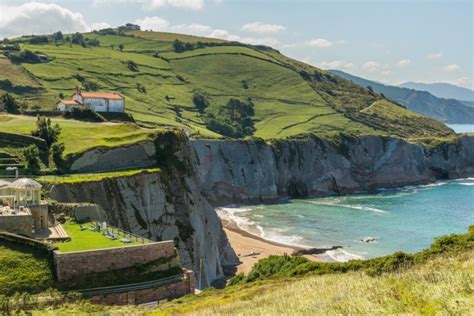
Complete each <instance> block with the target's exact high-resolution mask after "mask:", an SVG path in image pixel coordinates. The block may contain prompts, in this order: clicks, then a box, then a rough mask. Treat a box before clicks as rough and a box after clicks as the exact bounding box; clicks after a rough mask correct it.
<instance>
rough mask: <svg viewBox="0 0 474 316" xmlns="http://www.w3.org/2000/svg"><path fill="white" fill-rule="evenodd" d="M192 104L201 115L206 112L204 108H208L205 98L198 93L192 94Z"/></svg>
mask: <svg viewBox="0 0 474 316" xmlns="http://www.w3.org/2000/svg"><path fill="white" fill-rule="evenodd" d="M193 103H194V105H195V106H196V109H197V110H198V111H199V112H200V113H203V112H204V110H206V108H207V107H208V106H209V102H208V101H207V100H206V98H205V97H204V96H203V95H202V94H199V93H195V94H193Z"/></svg>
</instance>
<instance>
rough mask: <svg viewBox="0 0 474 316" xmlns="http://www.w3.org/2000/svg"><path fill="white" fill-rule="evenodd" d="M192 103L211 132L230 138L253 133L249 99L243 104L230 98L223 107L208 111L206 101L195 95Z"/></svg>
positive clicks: (251, 109) (250, 101) (252, 107)
mask: <svg viewBox="0 0 474 316" xmlns="http://www.w3.org/2000/svg"><path fill="white" fill-rule="evenodd" d="M193 103H194V106H195V107H196V109H197V110H198V111H199V113H201V116H202V118H203V120H204V122H205V123H206V126H207V128H208V129H210V130H211V131H214V132H216V133H219V134H221V135H224V136H227V137H231V138H241V137H245V136H250V135H252V134H253V133H254V132H255V126H254V123H253V120H252V117H253V116H254V115H255V110H254V104H253V102H252V100H251V99H248V100H247V101H246V102H244V101H241V100H239V99H236V98H231V99H229V100H228V101H227V103H226V104H225V105H224V106H222V107H219V108H216V109H210V107H209V102H208V100H207V99H206V98H205V97H204V96H203V95H201V94H199V93H195V94H194V95H193Z"/></svg>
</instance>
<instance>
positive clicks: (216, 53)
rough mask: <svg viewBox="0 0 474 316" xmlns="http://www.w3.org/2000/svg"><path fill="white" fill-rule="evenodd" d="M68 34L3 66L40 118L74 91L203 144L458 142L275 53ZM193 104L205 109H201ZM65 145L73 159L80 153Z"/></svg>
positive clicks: (138, 35) (151, 35) (112, 33)
mask: <svg viewBox="0 0 474 316" xmlns="http://www.w3.org/2000/svg"><path fill="white" fill-rule="evenodd" d="M61 35H62V34H58V33H55V34H54V35H53V36H49V37H47V39H48V41H47V42H46V41H44V40H43V39H41V40H39V39H38V38H35V39H34V40H33V42H34V43H33V44H32V43H31V41H30V38H26V37H25V38H19V39H15V40H12V42H13V43H15V44H17V45H19V49H20V50H21V51H20V52H18V51H16V53H22V52H26V51H28V50H29V51H31V52H37V51H40V52H41V54H44V55H47V56H48V58H49V60H48V62H42V63H26V62H20V63H19V64H12V63H11V62H9V61H8V60H6V59H0V68H2V67H3V68H5V69H7V68H8V69H10V70H12V75H11V78H10V76H7V77H6V78H5V79H3V78H2V77H1V76H4V75H3V74H0V80H6V79H8V80H10V87H9V88H8V89H6V88H2V86H0V90H8V91H10V92H11V93H13V94H14V96H15V97H16V98H17V99H18V100H20V104H22V103H23V101H25V102H26V103H25V104H27V105H28V106H30V107H31V108H33V107H39V108H41V109H43V110H51V109H53V108H54V107H55V102H56V101H57V98H58V96H59V95H60V94H62V95H63V96H67V95H71V94H72V93H73V91H74V88H75V87H76V86H77V85H81V86H82V87H83V88H84V89H89V90H98V91H118V92H120V93H122V94H123V95H124V96H125V98H126V108H127V111H128V113H130V114H133V117H134V119H135V121H136V122H137V123H138V124H140V125H142V126H149V127H179V128H184V129H186V130H188V131H190V132H191V133H192V134H194V135H196V136H198V137H245V136H255V137H260V138H263V139H275V138H285V137H292V136H296V135H299V134H302V133H311V134H315V135H318V136H320V137H332V136H334V135H338V134H340V133H346V134H358V135H359V134H379V135H396V136H399V137H403V138H409V139H416V138H417V137H425V136H426V135H430V136H436V137H445V136H446V135H450V134H452V132H451V131H450V130H449V129H447V128H446V127H445V126H443V125H441V124H436V123H434V122H433V121H432V120H429V119H427V118H424V117H421V116H420V117H412V116H410V115H401V116H399V117H397V118H393V119H391V120H390V124H388V125H384V124H381V122H383V120H384V119H385V118H387V117H393V114H394V113H393V111H395V112H397V111H405V112H406V110H404V109H403V108H401V107H398V106H396V105H393V104H391V103H390V104H391V105H390V106H374V107H372V108H371V110H370V111H369V110H367V111H365V112H364V110H366V108H368V107H370V106H371V105H373V104H374V103H376V102H378V101H381V100H384V98H383V97H382V96H380V95H377V94H375V93H374V92H371V91H369V90H367V89H365V88H361V87H359V86H357V85H355V84H352V83H351V82H349V81H347V80H344V79H342V78H340V77H337V76H335V75H333V74H331V73H328V72H325V71H322V70H319V69H317V68H314V67H311V66H309V65H306V64H304V63H301V62H298V61H295V60H292V59H289V58H287V57H285V56H283V55H281V54H280V53H279V52H278V51H276V50H273V49H271V48H269V47H264V46H252V45H247V44H242V43H236V42H226V41H222V40H216V39H207V38H200V37H194V36H187V35H180V34H170V33H157V32H142V31H126V30H125V29H106V30H101V31H97V32H93V33H84V34H80V33H76V34H72V35H62V36H61ZM68 37H70V39H71V42H70V43H69V42H68V41H67V38H68ZM38 41H39V42H41V43H39V42H38ZM66 43H67V44H66ZM91 43H96V44H98V43H100V46H97V45H92V44H91ZM9 46H11V45H10V44H9ZM0 73H1V72H0ZM26 88H28V89H26ZM196 95H200V96H201V97H202V98H204V100H205V103H202V102H201V103H199V104H196V102H195V101H196V99H195V98H194V97H195V96H196ZM202 100H203V99H201V100H200V101H202ZM230 100H240V102H241V103H248V102H249V100H251V103H252V104H253V106H252V109H253V111H252V113H250V114H252V115H249V113H247V114H246V115H227V114H228V113H229V111H228V104H229V102H230ZM198 101H199V100H198ZM241 114H242V113H241ZM210 116H211V117H210ZM212 116H214V117H212ZM61 126H62V127H63V129H64V133H65V134H67V132H66V127H65V126H63V124H61ZM404 127H406V128H404ZM91 134H93V133H92V132H91ZM96 134H101V133H94V135H96ZM109 135H114V134H113V133H109ZM114 136H115V135H114ZM65 138H69V137H65ZM119 138H120V139H123V137H119ZM59 141H60V142H61V140H59ZM79 143H81V142H80V141H79ZM87 145H90V144H87ZM87 145H86V146H87ZM65 146H66V154H68V152H69V151H70V150H71V151H72V152H80V151H81V149H79V150H76V149H70V146H68V144H67V143H66V142H65ZM83 149H84V147H82V150H83Z"/></svg>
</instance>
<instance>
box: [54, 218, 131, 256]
mask: <svg viewBox="0 0 474 316" xmlns="http://www.w3.org/2000/svg"><path fill="white" fill-rule="evenodd" d="M62 226H63V227H64V230H65V231H66V232H67V234H68V235H69V237H71V241H69V242H61V243H57V244H55V246H57V247H58V249H59V250H60V251H62V252H71V251H81V250H94V249H102V248H113V247H124V246H131V245H138V244H140V242H137V241H133V242H131V243H123V242H121V241H120V240H117V239H116V240H112V239H110V238H108V237H106V236H104V235H102V233H101V232H96V231H91V230H89V228H90V227H93V225H92V223H84V224H82V226H83V227H85V228H86V229H85V230H81V229H80V227H81V225H80V224H77V223H72V222H67V223H65V224H63V225H62ZM122 237H123V236H120V238H122Z"/></svg>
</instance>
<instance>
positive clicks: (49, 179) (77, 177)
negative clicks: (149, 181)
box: [37, 156, 160, 184]
mask: <svg viewBox="0 0 474 316" xmlns="http://www.w3.org/2000/svg"><path fill="white" fill-rule="evenodd" d="M53 158H54V156H53ZM159 171H160V169H158V168H150V169H133V170H124V171H117V172H101V173H78V174H68V175H60V176H56V175H54V176H41V177H39V178H37V180H38V181H39V182H41V183H49V184H52V183H67V184H74V183H81V182H92V181H101V180H104V179H112V178H119V177H120V178H121V177H131V176H134V175H137V174H141V173H154V172H159Z"/></svg>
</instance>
